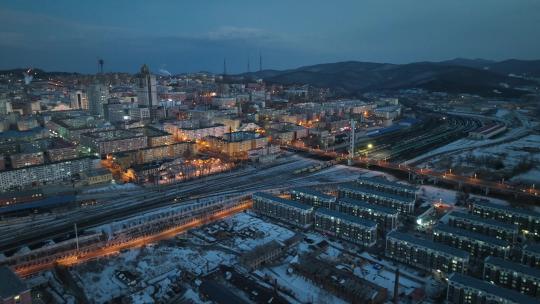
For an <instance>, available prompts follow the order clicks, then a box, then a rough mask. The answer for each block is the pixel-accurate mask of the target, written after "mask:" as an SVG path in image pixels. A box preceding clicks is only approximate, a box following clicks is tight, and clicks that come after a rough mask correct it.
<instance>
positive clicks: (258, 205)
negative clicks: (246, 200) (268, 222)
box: [252, 192, 313, 227]
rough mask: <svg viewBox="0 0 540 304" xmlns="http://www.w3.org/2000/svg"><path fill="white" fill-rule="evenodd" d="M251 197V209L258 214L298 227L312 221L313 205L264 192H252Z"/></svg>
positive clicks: (308, 224) (305, 225) (309, 223)
mask: <svg viewBox="0 0 540 304" xmlns="http://www.w3.org/2000/svg"><path fill="white" fill-rule="evenodd" d="M252 197H253V209H254V210H255V211H256V212H258V213H260V214H263V215H266V216H269V217H272V218H275V219H277V220H280V221H284V222H286V223H289V224H293V225H295V226H299V227H308V226H310V225H311V224H312V222H313V207H311V206H309V205H305V204H302V203H299V202H295V201H291V200H287V199H283V198H281V197H276V196H272V195H270V194H267V193H264V192H257V193H254V194H253V196H252Z"/></svg>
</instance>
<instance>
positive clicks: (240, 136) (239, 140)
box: [206, 131, 268, 159]
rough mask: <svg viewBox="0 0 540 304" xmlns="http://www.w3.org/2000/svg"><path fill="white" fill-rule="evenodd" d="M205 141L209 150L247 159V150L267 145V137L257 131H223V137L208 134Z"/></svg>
mask: <svg viewBox="0 0 540 304" xmlns="http://www.w3.org/2000/svg"><path fill="white" fill-rule="evenodd" d="M206 142H207V143H208V145H209V148H210V149H211V150H214V151H216V152H219V153H223V154H225V155H227V156H229V157H232V158H237V159H247V158H248V152H249V151H251V150H256V149H260V148H263V147H266V146H267V145H268V137H266V136H263V135H261V134H259V133H257V132H247V131H240V132H232V133H225V134H223V137H214V136H209V137H207V138H206Z"/></svg>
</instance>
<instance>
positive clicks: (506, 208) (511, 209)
mask: <svg viewBox="0 0 540 304" xmlns="http://www.w3.org/2000/svg"><path fill="white" fill-rule="evenodd" d="M476 206H481V207H486V208H492V209H497V210H501V211H505V212H512V213H514V214H519V215H522V216H525V217H537V218H540V213H538V212H534V211H531V210H525V209H520V208H514V207H512V206H506V205H499V204H494V203H491V202H489V201H487V200H478V201H475V202H474V207H476Z"/></svg>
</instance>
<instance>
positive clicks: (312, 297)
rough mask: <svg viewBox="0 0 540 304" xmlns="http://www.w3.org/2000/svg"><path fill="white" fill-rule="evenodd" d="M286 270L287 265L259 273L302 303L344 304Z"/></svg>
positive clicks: (265, 269)
mask: <svg viewBox="0 0 540 304" xmlns="http://www.w3.org/2000/svg"><path fill="white" fill-rule="evenodd" d="M287 269H289V264H284V265H280V266H277V267H271V268H264V269H262V270H261V272H262V273H264V274H265V275H268V276H270V277H272V278H274V279H275V280H276V283H277V284H278V285H279V286H282V287H285V288H287V289H289V290H290V291H291V292H292V293H293V294H294V297H295V298H296V299H298V300H299V301H300V302H302V303H336V304H341V303H343V304H345V303H346V302H345V301H343V300H342V299H340V298H338V297H336V296H334V295H332V294H330V293H328V292H327V291H325V290H324V289H321V288H320V287H318V286H316V285H315V284H314V283H312V282H311V281H309V280H307V279H305V278H303V277H301V276H299V275H296V274H295V273H292V272H291V273H289V272H288V271H287Z"/></svg>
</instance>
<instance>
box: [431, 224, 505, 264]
mask: <svg viewBox="0 0 540 304" xmlns="http://www.w3.org/2000/svg"><path fill="white" fill-rule="evenodd" d="M433 240H434V241H435V242H439V243H444V244H446V245H448V246H452V247H455V248H458V249H461V250H464V251H467V252H469V254H470V255H471V256H472V257H475V258H480V259H483V258H485V257H487V256H497V257H501V258H508V257H509V256H510V251H511V249H512V248H511V246H510V243H508V242H507V241H505V240H500V239H497V238H494V237H490V236H486V235H484V234H480V233H476V232H471V231H469V230H465V229H459V228H455V227H451V226H448V225H442V224H439V225H437V226H435V227H433Z"/></svg>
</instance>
